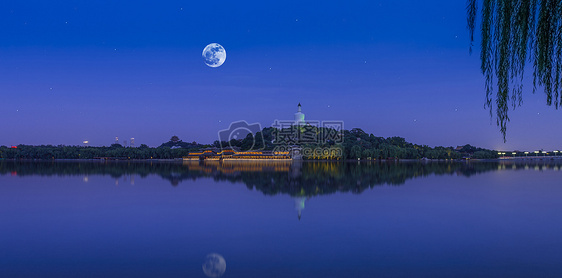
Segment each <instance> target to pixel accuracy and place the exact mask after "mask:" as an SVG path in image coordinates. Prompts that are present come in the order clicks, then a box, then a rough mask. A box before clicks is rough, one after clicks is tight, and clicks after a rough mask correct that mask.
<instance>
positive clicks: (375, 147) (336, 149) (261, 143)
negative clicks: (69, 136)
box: [0, 126, 498, 160]
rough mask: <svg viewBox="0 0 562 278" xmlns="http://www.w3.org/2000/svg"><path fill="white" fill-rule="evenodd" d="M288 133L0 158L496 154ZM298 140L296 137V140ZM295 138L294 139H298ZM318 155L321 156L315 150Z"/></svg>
mask: <svg viewBox="0 0 562 278" xmlns="http://www.w3.org/2000/svg"><path fill="white" fill-rule="evenodd" d="M283 134H285V135H286V134H291V133H288V132H286V131H284V130H279V129H276V128H273V127H267V128H264V129H262V131H260V132H257V133H256V134H251V133H250V134H248V135H247V136H246V137H245V138H242V139H232V140H230V141H229V142H226V141H223V142H220V141H218V140H217V141H215V142H213V144H209V145H203V144H198V143H196V142H192V143H187V142H183V141H182V140H180V139H179V138H178V137H177V136H173V137H172V138H171V139H170V140H169V141H168V142H165V143H163V144H161V145H160V146H159V147H156V148H153V147H149V146H147V145H145V144H142V145H140V146H139V147H124V146H122V145H120V144H112V145H111V146H108V147H107V146H102V147H90V146H65V145H58V146H52V145H41V146H31V145H18V146H17V148H12V147H6V146H1V147H0V158H4V159H96V158H108V159H174V158H182V157H184V156H187V155H188V154H189V152H192V151H196V150H200V149H204V148H210V147H211V148H217V149H221V148H230V147H233V148H237V149H239V150H242V151H245V150H278V149H279V148H280V147H281V148H283V146H289V145H291V146H298V147H300V148H302V149H307V150H313V151H309V152H303V158H304V159H307V160H316V159H329V160H334V159H343V160H346V159H367V160H373V159H378V160H387V159H423V158H427V159H463V158H475V159H493V158H498V154H497V151H493V150H488V149H483V148H477V147H474V146H471V145H464V146H462V147H460V148H454V147H442V146H437V147H429V146H428V145H418V144H413V143H410V142H407V141H406V139H404V138H402V137H397V136H394V137H388V138H384V137H378V136H375V135H373V134H367V133H366V132H364V131H363V130H361V129H360V128H354V129H351V130H343V131H339V132H338V131H335V130H332V129H327V128H317V127H310V126H308V127H306V126H305V127H299V128H298V130H297V132H296V133H295V134H296V135H294V136H293V137H291V136H289V137H283V139H281V137H282V136H284V135H283ZM321 134H337V138H330V139H326V140H324V139H322V140H316V139H314V138H317V137H319V136H320V135H321ZM295 136H296V137H295ZM297 137H298V138H297ZM299 138H309V139H310V138H313V139H314V140H312V141H311V140H299ZM314 150H320V151H314Z"/></svg>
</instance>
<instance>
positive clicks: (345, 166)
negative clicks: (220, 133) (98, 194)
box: [0, 160, 562, 215]
mask: <svg viewBox="0 0 562 278" xmlns="http://www.w3.org/2000/svg"><path fill="white" fill-rule="evenodd" d="M561 166H562V164H561V162H559V161H548V160H545V161H527V162H513V161H500V162H471V163H468V162H449V163H443V162H432V163H418V162H411V163H387V162H382V163H381V162H367V163H366V162H361V163H353V162H348V163H345V162H291V161H255V162H248V161H245V162H238V161H231V162H219V161H209V162H199V161H193V162H192V161H185V162H183V163H177V162H160V163H153V162H94V161H80V162H41V161H1V162H0V175H11V176H30V175H39V176H82V177H83V181H84V182H88V180H89V178H90V176H93V175H102V176H103V175H109V176H111V177H113V178H114V179H115V185H117V186H118V185H121V184H130V185H134V184H135V177H137V176H138V177H140V178H145V177H147V176H149V175H157V176H160V177H161V178H162V179H165V180H168V181H169V182H170V184H171V185H172V186H178V185H179V184H180V183H181V182H182V181H185V180H197V179H201V178H211V179H214V180H216V181H230V182H233V183H243V184H245V185H246V187H247V188H248V189H255V190H258V191H261V192H262V193H263V194H266V195H276V194H288V195H290V196H291V197H293V198H295V200H299V201H298V202H297V201H295V204H297V203H299V204H300V203H301V201H302V200H304V199H302V200H301V199H299V198H301V197H311V196H317V195H323V194H332V193H336V192H351V193H356V194H359V193H361V192H363V191H364V190H366V189H369V188H373V187H375V186H381V185H391V186H399V185H403V184H404V183H405V182H406V181H407V180H409V179H414V178H421V177H426V176H431V175H456V176H465V177H470V176H473V175H476V174H480V173H485V172H490V171H519V170H532V171H549V170H552V171H558V170H559V169H560V167H561ZM302 203H303V205H302V207H300V205H299V209H297V211H298V212H299V215H300V214H301V212H302V209H304V201H302ZM295 207H297V205H295Z"/></svg>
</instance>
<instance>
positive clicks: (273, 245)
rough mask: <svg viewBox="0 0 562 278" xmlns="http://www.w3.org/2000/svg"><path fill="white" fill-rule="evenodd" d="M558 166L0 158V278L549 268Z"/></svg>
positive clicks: (557, 247) (561, 255)
mask: <svg viewBox="0 0 562 278" xmlns="http://www.w3.org/2000/svg"><path fill="white" fill-rule="evenodd" d="M561 168H562V164H560V162H555V161H549V160H544V161H527V162H525V161H520V162H471V163H458V162H457V163H453V162H451V163H443V162H441V163H437V162H429V163H394V162H387V163H379V162H347V163H343V162H339V163H338V162H300V163H299V162H292V163H291V162H261V163H260V162H228V163H227V162H224V163H221V162H218V161H210V162H207V163H203V162H185V163H182V162H179V163H172V162H170V163H165V162H160V163H158V162H153V163H151V162H87V161H81V162H10V161H0V212H1V214H0V223H1V227H0V277H213V276H219V275H221V274H222V277H562V236H561V235H562V221H561V220H562V183H561V180H562V179H561V178H562V171H560V169H561ZM209 254H217V255H213V256H211V258H212V259H213V260H214V262H215V264H214V265H213V264H209V262H207V263H206V258H207V256H208V255H209ZM220 259H224V262H223V261H221V260H220ZM204 263H205V267H204ZM224 265H226V269H224ZM209 267H210V268H213V267H214V269H210V268H209ZM204 268H205V270H204ZM221 268H222V269H221ZM212 270H214V271H215V272H212Z"/></svg>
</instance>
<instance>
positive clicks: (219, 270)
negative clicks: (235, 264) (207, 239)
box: [203, 253, 226, 278]
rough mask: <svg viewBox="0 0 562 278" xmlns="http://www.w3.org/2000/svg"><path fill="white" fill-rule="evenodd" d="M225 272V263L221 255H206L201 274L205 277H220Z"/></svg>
mask: <svg viewBox="0 0 562 278" xmlns="http://www.w3.org/2000/svg"><path fill="white" fill-rule="evenodd" d="M225 271H226V261H225V260H224V258H223V257H222V256H221V255H219V254H217V253H211V254H209V255H207V257H206V258H205V262H204V263H203V272H204V273H205V275H207V277H212V278H215V277H221V276H222V275H223V274H224V272H225Z"/></svg>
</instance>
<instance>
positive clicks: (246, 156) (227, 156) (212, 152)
mask: <svg viewBox="0 0 562 278" xmlns="http://www.w3.org/2000/svg"><path fill="white" fill-rule="evenodd" d="M183 159H184V160H221V161H228V160H255V159H260V160H281V159H284V160H287V159H291V156H290V155H289V152H279V151H247V152H240V151H234V150H232V149H226V150H219V149H217V148H207V149H204V150H203V151H197V152H190V153H189V154H188V155H187V156H185V157H183Z"/></svg>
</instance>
